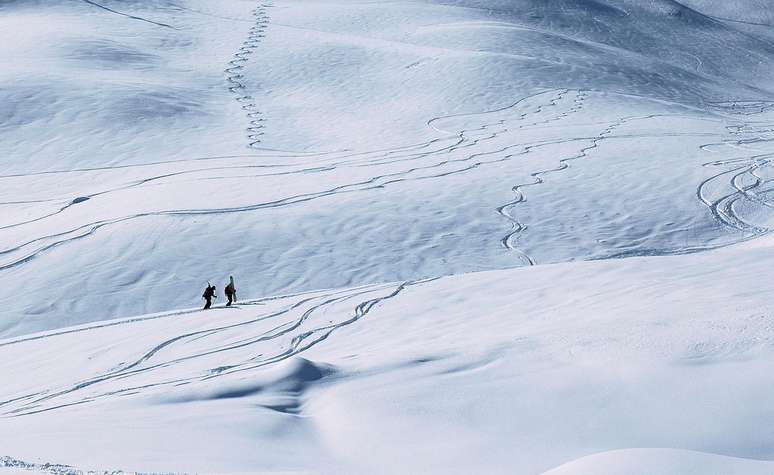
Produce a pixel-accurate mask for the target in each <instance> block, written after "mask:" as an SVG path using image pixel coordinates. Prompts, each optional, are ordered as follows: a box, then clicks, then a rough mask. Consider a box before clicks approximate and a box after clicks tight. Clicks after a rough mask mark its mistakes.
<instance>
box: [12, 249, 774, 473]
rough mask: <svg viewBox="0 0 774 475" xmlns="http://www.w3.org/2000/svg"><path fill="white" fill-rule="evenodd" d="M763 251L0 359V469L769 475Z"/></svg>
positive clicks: (147, 331)
mask: <svg viewBox="0 0 774 475" xmlns="http://www.w3.org/2000/svg"><path fill="white" fill-rule="evenodd" d="M772 245H774V244H773V243H772V241H771V240H770V239H768V238H766V241H765V242H758V241H756V243H755V244H745V245H742V247H739V246H737V247H734V248H729V249H725V250H716V251H711V252H707V253H700V254H692V255H684V256H672V257H646V258H632V259H625V260H610V261H598V262H588V263H569V264H557V265H546V266H537V267H529V268H521V269H515V270H504V271H490V272H483V273H477V274H466V275H458V276H452V277H446V278H442V279H439V280H432V281H410V282H404V283H395V284H379V285H371V286H365V287H357V288H351V289H338V290H328V291H318V292H313V293H307V294H301V295H297V296H289V297H281V298H272V299H261V300H255V301H250V302H245V303H242V304H240V305H239V306H238V308H218V309H215V310H211V311H207V312H201V311H187V312H177V313H172V314H160V315H149V316H145V317H139V318H135V319H129V320H118V321H110V322H104V323H99V324H91V325H88V326H82V327H74V328H69V329H65V330H61V331H54V332H49V333H44V334H37V335H29V336H25V337H20V338H17V339H15V340H6V341H4V342H0V362H2V363H0V365H2V366H0V372H2V374H3V375H6V376H8V377H7V378H5V383H4V386H3V391H2V398H1V399H2V400H0V413H1V414H2V416H3V430H2V431H0V447H2V448H3V451H4V452H6V453H7V454H10V455H12V456H13V457H14V458H15V459H17V460H20V461H24V462H26V463H38V464H40V463H44V462H53V463H59V464H66V465H71V466H74V467H77V468H79V469H84V470H86V469H89V470H91V469H94V470H114V469H123V470H132V471H142V472H147V471H154V472H211V471H212V472H214V471H219V472H220V471H271V470H277V471H287V470H291V471H293V470H299V471H311V472H315V473H428V472H438V473H471V472H477V473H525V474H529V473H541V472H543V471H547V470H551V469H554V468H556V467H559V466H560V465H561V466H562V467H561V468H556V470H555V471H554V472H549V473H561V474H588V473H651V474H652V473H681V474H682V473H702V474H707V473H724V474H726V473H767V472H770V471H771V470H772V468H774V465H773V463H772V462H765V461H762V460H767V459H771V458H772V456H774V452H772V447H771V444H770V443H769V441H770V440H772V437H771V436H772V434H771V431H772V429H771V427H772V426H774V419H773V418H772V412H771V406H770V404H769V402H768V400H769V389H770V387H771V385H772V384H774V379H773V377H772V373H771V370H770V368H771V359H772V356H773V355H772V348H774V347H773V346H772V341H774V319H773V317H772V315H774V308H772V304H771V303H770V302H771V299H769V298H768V297H769V296H770V293H771V291H770V285H769V282H768V279H763V278H761V277H762V276H765V275H767V273H768V272H769V269H770V268H771V265H772V257H771V256H772ZM647 448H652V449H651V450H644V449H647ZM622 449H626V450H622ZM635 449H636V450H635ZM656 449H658V450H656ZM595 454H600V455H595ZM592 455H593V457H589V456H592ZM718 467H726V468H724V469H720V468H718ZM689 469H690V470H689ZM708 469H711V470H709V471H708ZM616 470H617V471H616ZM638 470H639V471H638ZM691 470H693V471H691Z"/></svg>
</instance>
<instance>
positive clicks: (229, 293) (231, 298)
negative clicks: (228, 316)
mask: <svg viewBox="0 0 774 475" xmlns="http://www.w3.org/2000/svg"><path fill="white" fill-rule="evenodd" d="M228 279H229V282H228V284H226V288H225V289H224V290H223V292H225V294H226V297H227V298H228V303H227V304H226V307H230V306H231V302H236V287H234V276H229V278H228Z"/></svg>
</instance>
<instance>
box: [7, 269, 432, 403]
mask: <svg viewBox="0 0 774 475" xmlns="http://www.w3.org/2000/svg"><path fill="white" fill-rule="evenodd" d="M432 280H435V278H432V279H424V280H418V281H408V282H403V283H401V284H397V285H394V284H375V285H369V286H364V287H358V288H354V289H345V290H337V291H328V292H325V293H321V294H319V293H317V294H302V295H301V296H300V297H301V298H299V299H298V300H296V301H294V302H292V303H290V304H288V305H286V306H284V307H283V308H281V309H279V310H276V311H274V312H271V313H269V314H259V315H257V316H256V317H254V318H250V319H248V320H245V321H240V322H237V323H231V324H228V325H222V326H217V327H213V328H208V329H204V330H198V331H191V332H187V333H183V334H180V335H176V336H174V337H171V338H166V339H164V340H163V341H161V342H159V343H157V344H156V345H154V346H153V347H151V348H150V349H149V350H147V351H146V352H145V353H143V354H142V355H141V356H139V357H138V358H137V359H136V360H134V361H131V362H127V363H121V364H119V365H118V366H117V367H115V368H114V369H112V370H110V371H107V372H105V373H102V374H98V375H95V376H93V377H90V378H87V379H84V380H81V381H78V382H75V383H73V384H72V385H69V386H66V387H64V388H58V389H54V388H50V389H44V390H42V391H39V392H34V393H28V394H24V395H21V396H15V397H13V398H11V399H8V400H5V401H1V402H0V410H1V411H2V413H3V417H19V416H24V415H30V414H36V413H40V412H46V411H50V410H54V409H58V408H62V407H70V406H74V405H80V404H85V403H88V402H92V401H95V400H99V399H104V398H108V397H111V396H121V395H133V394H142V393H143V390H148V389H151V388H158V387H160V386H169V385H181V384H187V383H190V382H195V381H208V380H211V379H213V378H219V377H222V376H225V375H229V374H233V373H236V372H244V371H250V370H255V369H258V368H261V367H264V366H267V365H271V364H275V363H278V362H280V361H283V360H286V359H288V358H290V357H292V356H295V355H298V354H300V353H302V352H304V351H306V350H308V349H309V348H312V347H313V346H315V345H317V344H318V343H321V342H323V341H325V340H326V339H327V338H328V337H329V336H330V335H331V334H332V333H333V332H335V331H336V330H338V329H339V328H342V327H344V326H347V325H351V324H353V323H355V322H357V321H358V320H360V319H361V318H363V317H365V316H366V315H367V314H368V313H369V312H370V311H371V310H372V309H373V308H374V307H376V306H377V305H379V304H381V303H383V302H385V301H387V300H390V299H392V298H394V297H396V296H398V295H399V294H400V293H402V292H403V291H404V290H405V289H407V288H409V287H412V286H415V285H421V284H423V283H426V282H429V281H432ZM318 294H319V295H318ZM356 299H362V300H361V301H360V302H358V303H357V304H355V305H354V308H353V310H352V311H351V313H350V314H349V315H342V318H341V319H339V320H338V321H335V319H334V320H333V321H331V322H327V320H328V319H329V318H331V317H330V316H326V317H325V319H323V320H326V321H325V322H324V323H322V324H318V325H315V324H314V323H313V322H311V323H309V322H310V321H311V320H313V317H314V315H315V314H317V313H319V312H320V311H323V310H325V309H327V308H330V307H331V306H332V305H336V304H342V303H346V302H348V301H351V300H356ZM254 304H255V303H252V304H250V303H248V304H240V306H244V305H254ZM183 315H185V313H184V312H180V313H177V314H170V315H166V317H170V316H175V317H180V316H183ZM283 316H284V317H288V316H289V317H290V319H289V320H287V321H282V322H281V323H279V324H278V325H276V326H274V327H272V328H270V329H269V330H266V331H259V332H258V333H256V334H254V335H250V336H246V335H249V332H250V327H251V325H255V324H256V323H259V322H265V321H267V320H272V319H273V320H279V319H280V317H283ZM157 318H160V317H157ZM140 320H142V319H140ZM136 321H139V320H130V321H122V322H120V324H125V323H132V322H136ZM305 324H307V325H305ZM108 326H111V324H110V323H107V324H97V325H93V326H90V327H86V328H82V329H79V330H77V331H78V332H88V331H90V330H94V329H101V328H105V327H108ZM234 328H240V338H238V339H235V340H234V341H231V342H229V343H226V344H215V345H214V346H212V347H208V348H206V349H205V350H200V351H196V352H192V353H190V354H187V355H184V356H176V357H170V358H167V359H165V358H164V353H165V351H166V350H169V349H170V348H171V347H173V346H174V347H176V348H178V351H180V349H181V347H182V349H183V350H184V349H185V344H186V343H191V342H193V341H196V340H200V339H202V338H207V337H210V336H213V335H217V334H220V333H222V332H225V331H227V330H232V329H234ZM67 333H71V332H62V333H58V334H52V335H43V336H39V337H37V338H31V339H20V340H18V341H14V342H8V343H5V345H8V344H21V343H24V342H27V341H30V340H34V339H40V338H53V337H58V336H61V335H63V334H67ZM265 342H269V343H277V342H278V343H279V345H278V348H276V349H275V348H272V347H269V348H267V349H266V350H268V353H265V352H264V351H260V350H261V343H265ZM247 348H254V349H253V350H251V351H250V352H249V353H250V354H256V353H257V355H256V356H249V357H246V358H245V357H241V358H240V354H241V353H239V354H236V355H235V354H234V353H229V352H233V351H234V350H240V349H247ZM266 350H265V351H266ZM272 350H274V351H272ZM213 354H222V355H223V356H222V359H221V360H219V366H218V367H217V368H197V370H196V371H193V372H194V373H195V374H190V375H186V376H185V377H179V378H173V379H164V378H163V376H162V377H160V379H158V380H152V381H151V382H148V379H149V378H150V379H152V378H153V372H154V370H158V369H163V368H168V367H170V366H174V365H177V364H180V363H184V362H188V361H191V360H196V359H200V358H204V357H206V356H209V355H213ZM230 355H233V356H230ZM229 357H231V358H234V360H233V361H228V359H227V358H229ZM224 363H225V364H224ZM204 364H205V365H206V363H204ZM138 376H144V377H145V378H144V379H143V384H140V385H137V384H136V383H135V384H132V382H134V381H137V377H138ZM100 383H108V384H113V385H115V384H119V383H120V384H121V385H122V387H120V388H119V389H115V388H111V389H109V390H108V388H104V390H102V391H99V390H97V391H94V390H92V391H91V392H90V393H89V394H84V395H82V396H81V397H76V396H77V394H80V393H82V392H83V391H84V390H86V389H87V388H92V387H93V386H95V385H99V384H100ZM63 398H65V399H67V400H63ZM73 399H74V400H73Z"/></svg>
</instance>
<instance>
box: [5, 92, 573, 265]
mask: <svg viewBox="0 0 774 475" xmlns="http://www.w3.org/2000/svg"><path fill="white" fill-rule="evenodd" d="M565 92H566V91H565ZM560 93H561V91H560ZM541 94H545V92H541V93H538V94H535V95H531V96H528V97H526V98H524V99H522V100H521V101H519V102H517V103H515V104H513V105H511V106H508V107H506V108H503V109H499V110H498V111H500V110H506V109H509V108H513V107H515V106H517V105H520V104H522V103H523V102H524V101H526V100H528V99H533V98H536V97H539V96H540V95H541ZM543 108H544V105H540V104H539V105H538V106H536V109H535V111H534V112H533V113H534V114H539V113H540V112H542V111H543ZM490 113H491V112H490ZM464 115H478V114H462V115H458V116H447V117H438V118H435V119H431V120H430V121H429V122H428V123H429V124H432V123H433V122H434V121H438V120H442V119H446V118H449V117H461V116H464ZM527 115H529V113H528V112H525V113H523V114H521V115H520V116H519V118H518V119H517V120H523V119H524V117H526V116H527ZM543 122H546V120H542V121H537V122H535V123H534V124H530V125H535V124H540V123H543ZM501 125H502V121H496V122H494V123H490V124H484V125H482V126H479V127H476V128H473V129H463V130H461V131H460V132H458V133H456V134H453V135H454V137H456V138H455V139H453V141H452V143H451V144H450V145H445V146H442V147H438V148H431V149H430V150H428V151H423V152H415V151H416V150H421V149H424V148H428V147H432V145H434V144H437V143H441V144H443V141H444V139H433V140H431V141H428V142H425V143H423V144H419V145H416V146H413V147H412V148H408V149H407V148H406V147H400V148H398V149H392V150H386V151H384V152H381V153H379V154H377V155H376V157H373V156H369V155H368V154H365V155H364V154H350V155H349V157H360V158H358V159H356V160H345V161H340V162H336V163H333V164H330V165H327V166H326V165H321V166H316V167H313V168H302V169H301V170H298V171H289V172H278V173H274V174H275V175H279V174H291V173H309V172H313V171H328V170H333V169H335V168H337V167H341V166H375V165H384V164H392V163H397V162H407V161H416V160H418V159H422V158H426V157H430V156H436V155H439V154H444V153H446V154H449V153H451V152H454V151H456V150H459V149H461V148H470V147H475V146H476V145H478V144H480V143H481V142H484V141H487V140H492V139H494V138H496V137H498V135H499V134H501V133H503V132H507V131H508V129H507V128H502V129H500V130H496V131H494V132H492V133H489V132H488V130H487V129H489V128H490V127H493V126H501ZM474 131H479V132H481V131H484V132H486V135H483V136H478V137H474V138H471V137H470V135H471V133H472V132H474ZM446 140H448V138H447V139H446ZM502 150H503V149H498V150H495V151H492V152H482V153H473V154H470V155H468V156H466V157H464V158H461V159H448V160H442V161H440V162H438V163H434V164H431V165H428V166H416V167H411V168H409V169H407V170H401V171H398V172H394V173H387V174H382V175H376V176H373V177H371V178H368V179H366V180H363V181H359V182H355V183H349V184H343V185H339V186H336V187H333V188H330V189H327V190H322V191H318V192H311V193H302V194H299V195H294V196H290V197H286V198H281V199H278V200H273V201H269V202H263V203H257V204H252V205H245V206H240V207H229V208H211V209H178V210H162V211H153V212H145V213H137V214H134V215H129V216H123V217H117V218H113V219H106V220H101V221H95V222H91V223H88V224H84V225H82V226H79V227H76V228H73V229H70V230H67V231H63V232H60V233H55V234H50V235H46V236H43V237H39V238H35V239H32V240H29V241H27V242H24V243H22V244H19V245H17V246H14V247H10V248H7V249H4V250H2V251H0V256H3V255H9V254H12V253H19V252H21V251H22V250H23V249H24V248H26V247H30V246H33V245H35V244H41V245H40V246H38V247H36V248H35V249H33V250H31V251H30V252H26V253H25V252H21V253H22V254H23V255H22V256H20V257H17V258H15V259H11V260H10V261H6V262H5V263H0V271H2V270H5V269H9V268H12V267H16V266H18V265H21V264H24V263H26V262H29V261H30V260H31V259H34V258H35V257H37V256H38V255H40V254H41V253H43V252H46V251H48V250H51V249H53V248H55V247H58V246H60V245H63V244H65V243H69V242H73V241H75V240H78V239H82V238H85V237H87V236H90V235H92V234H93V233H94V232H96V231H97V230H98V229H100V228H102V227H104V226H107V225H111V224H116V223H120V222H124V221H128V220H131V219H136V218H141V217H147V216H179V215H202V214H222V213H234V212H245V211H253V210H258V209H266V208H276V207H281V206H287V205H292V204H297V203H302V202H306V201H311V200H314V199H318V198H322V197H326V196H330V195H334V194H338V193H347V192H353V191H365V190H372V189H378V188H384V187H385V186H387V185H389V184H395V183H399V182H402V181H407V180H409V178H403V179H398V177H401V176H406V175H409V174H412V173H414V172H417V171H422V170H432V169H434V168H439V167H443V166H445V165H447V164H455V163H461V162H466V161H470V160H472V159H474V158H476V157H479V156H482V155H491V154H493V153H498V152H501V151H502ZM407 152H414V153H407ZM401 154H403V155H401ZM345 157H347V156H345ZM499 161H502V159H499V160H497V161H496V162H499ZM484 163H493V162H481V163H476V164H474V165H473V166H469V167H465V168H462V169H459V170H453V171H451V172H441V173H438V174H435V175H430V176H422V177H419V178H413V179H423V180H424V179H428V178H439V177H444V176H449V175H452V174H456V173H462V172H465V171H469V170H472V169H475V168H477V167H478V166H480V165H482V164H484ZM256 167H264V165H258V166H256ZM221 168H228V167H221ZM198 171H201V170H198ZM192 172H193V171H182V172H175V173H168V174H163V175H158V176H154V177H150V178H146V179H142V180H138V181H136V182H133V183H131V184H128V185H124V186H122V187H119V188H117V189H115V190H107V191H102V192H99V193H93V194H91V195H89V194H85V195H83V196H84V197H88V198H91V197H94V196H99V195H103V194H107V193H110V192H111V191H117V190H119V189H127V188H131V187H135V186H141V185H144V184H147V183H150V182H152V181H154V180H157V179H159V178H164V177H169V176H175V175H180V174H185V173H192ZM76 204H78V203H75V202H70V203H68V204H66V205H65V206H62V207H61V208H60V209H59V210H58V211H56V212H54V213H50V214H48V215H46V216H43V217H39V218H36V219H32V220H28V221H27V223H29V222H34V221H39V220H42V219H46V218H48V217H50V216H53V215H56V214H59V213H61V212H63V211H65V210H67V209H69V208H70V207H71V206H73V205H76ZM27 223H15V224H12V225H7V226H4V227H3V228H0V230H2V229H7V228H10V227H14V226H19V225H22V224H27Z"/></svg>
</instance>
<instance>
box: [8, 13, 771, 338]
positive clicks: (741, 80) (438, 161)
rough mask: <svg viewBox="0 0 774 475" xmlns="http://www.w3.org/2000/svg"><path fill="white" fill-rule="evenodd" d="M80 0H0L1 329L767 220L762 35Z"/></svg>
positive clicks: (689, 236)
mask: <svg viewBox="0 0 774 475" xmlns="http://www.w3.org/2000/svg"><path fill="white" fill-rule="evenodd" d="M99 5H102V7H104V8H101V7H100V6H98V5H97V4H94V3H93V2H84V1H80V2H39V3H30V2H5V3H4V4H3V6H2V16H0V22H2V23H3V25H4V26H3V27H0V35H4V37H5V39H4V42H3V43H4V44H8V45H13V46H12V47H10V46H9V47H8V48H5V49H3V50H2V52H0V61H2V63H3V65H4V67H3V68H2V70H1V72H0V81H2V84H3V87H2V88H0V91H1V92H0V94H2V95H3V97H2V103H3V104H4V107H3V112H2V115H0V117H2V122H0V144H2V145H0V147H2V153H0V165H2V167H3V173H2V176H0V202H2V205H0V206H1V207H2V213H0V221H1V222H0V284H2V288H3V289H4V292H3V293H2V294H0V306H2V308H3V309H4V310H5V311H4V313H3V315H2V318H0V334H3V335H6V336H11V335H19V334H24V333H27V332H30V331H39V330H45V329H50V328H57V327H63V326H66V325H71V324H77V323H81V322H88V321H95V320H102V319H106V318H115V317H117V316H130V315H138V314H143V313H148V312H158V311H163V310H170V309H174V308H180V307H185V306H189V305H191V304H193V303H195V302H197V299H198V297H199V295H200V293H201V288H203V286H204V284H205V282H206V281H207V280H213V281H215V282H221V281H222V280H224V279H225V278H226V277H227V276H228V275H229V274H231V273H235V274H236V276H237V279H238V281H239V282H240V287H241V290H242V295H251V296H260V295H272V294H277V293H285V292H293V291H304V290H312V289H318V288H332V287H341V286H351V285H362V284H366V283H378V282H388V281H395V280H403V279H416V278H425V277H431V276H437V275H444V274H454V273H459V272H469V271H477V270H486V269H498V268H509V267H513V266H517V265H525V264H530V263H549V262H561V261H568V260H577V259H596V258H606V257H611V256H621V255H637V254H669V253H681V252H686V251H691V250H695V249H701V248H706V247H714V246H717V245H722V244H726V243H729V242H735V241H739V240H743V239H746V238H749V237H752V236H755V235H758V234H760V233H761V232H762V231H764V230H765V229H767V226H768V221H769V219H770V217H769V214H770V213H769V212H768V211H770V208H769V207H768V206H767V205H765V204H763V203H762V202H761V200H760V199H758V198H756V196H763V195H761V194H759V193H756V194H755V196H752V193H751V190H749V189H748V190H747V191H744V192H742V191H740V190H738V189H737V188H740V186H738V185H740V183H739V182H740V181H743V183H742V184H741V188H748V187H751V186H753V185H755V184H756V178H755V176H756V175H757V176H761V177H763V178H762V180H765V179H766V172H767V164H768V157H769V155H768V154H769V153H771V150H770V147H769V144H770V143H771V142H770V141H769V140H770V134H771V132H770V129H769V127H768V125H767V124H769V123H770V122H769V119H768V118H767V116H766V112H767V111H768V110H769V109H770V107H771V103H769V102H767V101H768V100H769V99H770V93H769V92H768V90H767V89H766V88H767V87H768V82H767V79H766V78H768V77H771V73H772V71H773V68H772V67H773V66H774V62H772V61H773V59H772V58H773V56H772V54H771V47H772V46H771V42H770V41H768V40H767V39H766V37H765V36H759V35H758V36H756V35H755V34H751V33H749V32H746V31H742V30H739V29H736V28H735V27H734V25H733V24H726V23H719V22H718V21H716V20H713V19H711V18H710V17H708V16H706V15H703V14H701V13H699V12H697V11H695V10H691V9H688V8H684V7H682V6H680V5H679V4H676V3H675V2H666V1H661V2H628V1H618V2H613V1H610V2H608V3H603V2H590V1H584V2H579V1H574V2H572V1H566V2H550V3H545V2H538V1H534V2H533V1H520V2H500V3H498V2H484V3H480V2H479V3H477V2H475V1H473V0H471V1H468V2H459V1H458V2H447V3H438V2H389V3H379V2H377V3H374V2H366V3H363V2H319V1H314V2H299V1H287V2H263V3H261V2H256V3H254V2H247V1H236V0H234V1H227V2H216V3H213V2H201V1H198V2H197V1H194V0H190V1H185V2H184V1H182V0H167V1H163V2H161V1H159V2H149V1H134V2H117V1H115V2H108V3H105V4H99ZM697 8H698V7H697ZM744 11H753V9H752V8H751V9H748V10H744ZM224 70H225V71H224ZM760 112H763V113H764V114H760ZM753 113H755V114H756V115H750V114H753ZM246 129H247V130H246ZM248 145H251V147H250V148H248ZM567 167H569V169H567ZM552 170H557V171H556V172H552ZM665 170H668V172H666V173H665ZM546 172H550V173H546ZM740 173H741V175H740V176H739V177H736V176H737V175H739V174H740ZM735 177H736V182H734V183H732V178H735ZM538 182H539V186H525V185H531V184H532V183H538ZM759 184H761V185H762V183H759ZM735 186H736V188H735ZM758 188H759V189H761V190H763V189H765V187H763V186H760V187H758ZM764 194H765V193H764ZM697 195H698V196H697ZM61 263H66V265H62V264H61ZM31 296H34V298H30V297H31ZM20 297H21V298H20Z"/></svg>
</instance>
